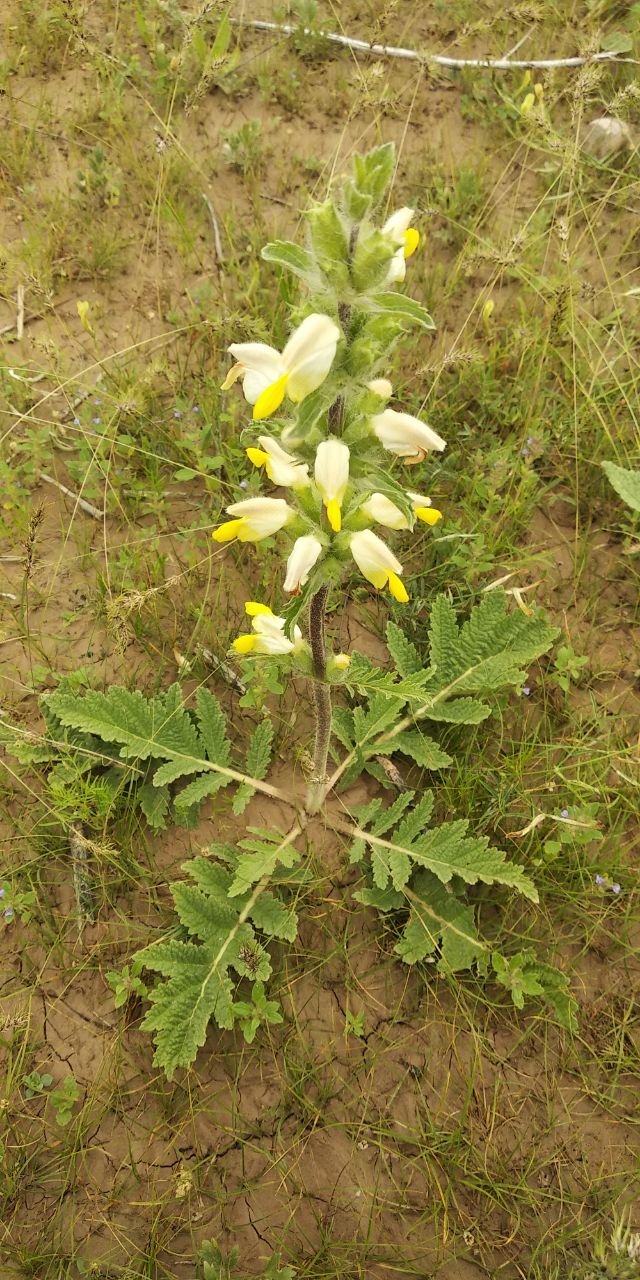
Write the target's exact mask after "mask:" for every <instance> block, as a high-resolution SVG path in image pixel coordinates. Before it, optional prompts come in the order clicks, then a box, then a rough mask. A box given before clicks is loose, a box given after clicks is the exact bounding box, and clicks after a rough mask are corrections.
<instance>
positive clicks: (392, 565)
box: [349, 529, 409, 604]
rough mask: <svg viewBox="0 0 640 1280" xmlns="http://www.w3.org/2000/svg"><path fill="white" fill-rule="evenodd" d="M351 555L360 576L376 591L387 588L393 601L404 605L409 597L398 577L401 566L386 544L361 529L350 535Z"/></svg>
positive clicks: (369, 531)
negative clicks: (362, 575)
mask: <svg viewBox="0 0 640 1280" xmlns="http://www.w3.org/2000/svg"><path fill="white" fill-rule="evenodd" d="M349 546H350V548H351V554H352V556H353V558H354V560H355V562H356V564H357V566H358V568H359V570H360V572H361V573H362V574H364V576H365V578H366V579H367V581H368V582H370V583H371V584H372V585H373V586H374V587H376V588H377V590H378V591H380V590H381V588H382V587H387V586H388V588H389V591H390V592H391V595H392V596H393V598H394V600H397V601H399V603H400V604H406V603H407V600H408V599H409V596H408V594H407V589H406V587H405V585H404V583H403V581H402V579H401V577H400V574H401V573H402V565H401V564H400V561H399V560H398V559H396V557H395V556H394V554H393V552H392V551H390V550H389V548H388V546H387V545H386V543H384V542H383V541H382V538H379V537H378V535H377V534H376V533H372V532H371V529H363V530H362V531H361V532H359V533H353V534H352V535H351V538H350V541H349Z"/></svg>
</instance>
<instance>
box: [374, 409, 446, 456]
mask: <svg viewBox="0 0 640 1280" xmlns="http://www.w3.org/2000/svg"><path fill="white" fill-rule="evenodd" d="M371 425H372V427H373V430H374V431H375V434H376V435H377V437H378V439H379V441H380V443H381V444H382V445H384V447H385V449H391V451H392V452H393V453H397V454H399V455H400V457H409V458H410V457H415V456H416V455H417V454H421V453H427V452H428V451H429V450H430V449H438V450H441V449H445V448H446V441H445V440H443V439H442V437H441V436H439V435H438V434H437V432H435V431H433V430H432V428H431V427H429V426H427V424H426V422H421V421H420V419H419V418H414V417H412V416H411V414H410V413H396V411H395V409H385V410H384V412H383V413H377V414H374V416H373V417H372V419H371Z"/></svg>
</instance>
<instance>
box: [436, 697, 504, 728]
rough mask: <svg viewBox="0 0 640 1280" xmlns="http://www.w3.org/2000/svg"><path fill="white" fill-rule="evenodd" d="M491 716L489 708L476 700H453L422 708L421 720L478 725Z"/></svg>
mask: <svg viewBox="0 0 640 1280" xmlns="http://www.w3.org/2000/svg"><path fill="white" fill-rule="evenodd" d="M490 715H491V707H488V706H487V705H486V703H484V702H478V700H477V698H455V699H451V701H444V702H435V701H434V703H433V704H432V705H431V706H430V707H428V708H426V707H425V708H422V709H421V712H420V717H421V719H424V720H434V721H444V722H445V723H446V724H480V722H481V721H482V720H486V718H487V716H490Z"/></svg>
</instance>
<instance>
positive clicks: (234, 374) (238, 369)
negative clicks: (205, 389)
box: [220, 364, 243, 391]
mask: <svg viewBox="0 0 640 1280" xmlns="http://www.w3.org/2000/svg"><path fill="white" fill-rule="evenodd" d="M242 370H243V366H242V365H241V364H232V366H231V368H230V370H229V372H228V374H227V376H226V378H225V380H224V382H223V383H221V385H220V390H221V391H228V390H229V387H232V386H233V384H234V382H237V381H238V378H239V377H240V375H241V373H242Z"/></svg>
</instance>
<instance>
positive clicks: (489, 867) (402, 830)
mask: <svg viewBox="0 0 640 1280" xmlns="http://www.w3.org/2000/svg"><path fill="white" fill-rule="evenodd" d="M432 803H433V798H432V796H431V794H430V793H429V792H427V793H426V794H425V795H424V796H423V797H422V799H421V800H420V802H419V803H418V804H417V805H416V807H415V809H413V810H412V811H411V812H410V813H408V814H406V815H405V816H404V817H403V818H402V819H401V821H400V823H399V825H398V826H397V827H396V829H395V831H394V832H392V834H391V835H390V836H389V835H387V836H386V837H383V836H380V835H376V834H375V832H372V831H364V830H362V829H361V828H360V827H358V828H357V829H356V831H355V832H354V835H355V836H356V838H360V839H363V840H365V841H366V843H367V844H368V845H369V847H370V849H371V860H372V869H373V876H374V881H375V883H376V885H377V886H378V887H379V888H382V889H384V888H385V887H386V883H387V878H388V876H391V877H392V878H393V879H394V886H395V887H396V888H398V887H400V877H401V875H403V874H404V873H405V870H406V868H407V867H408V866H413V867H423V868H425V869H426V870H429V871H431V872H433V873H434V875H436V876H437V877H438V879H439V880H440V881H442V883H443V884H449V883H450V882H451V881H452V880H453V879H454V877H457V878H458V879H459V880H461V881H464V882H465V883H466V884H477V883H478V882H482V883H483V884H504V885H509V886H511V887H512V888H515V889H518V890H519V891H520V893H522V894H524V895H525V897H527V898H530V899H531V901H532V902H537V901H538V894H537V891H536V888H535V886H534V885H533V884H532V882H531V881H530V880H529V878H528V876H526V875H525V874H524V871H523V869H522V867H520V866H518V865H517V864H516V863H509V862H507V861H506V855H505V853H504V852H503V851H502V850H501V849H495V848H492V847H491V846H490V845H489V842H488V839H487V837H486V836H470V835H468V834H467V829H468V826H469V824H468V822H467V821H466V820H465V819H458V820H457V821H456V822H449V823H444V824H442V825H441V826H436V827H427V826H426V824H427V822H428V821H429V817H430V814H431V806H432ZM407 860H408V861H407ZM385 873H386V875H385ZM407 878H408V872H407V875H405V880H404V883H406V880H407Z"/></svg>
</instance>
